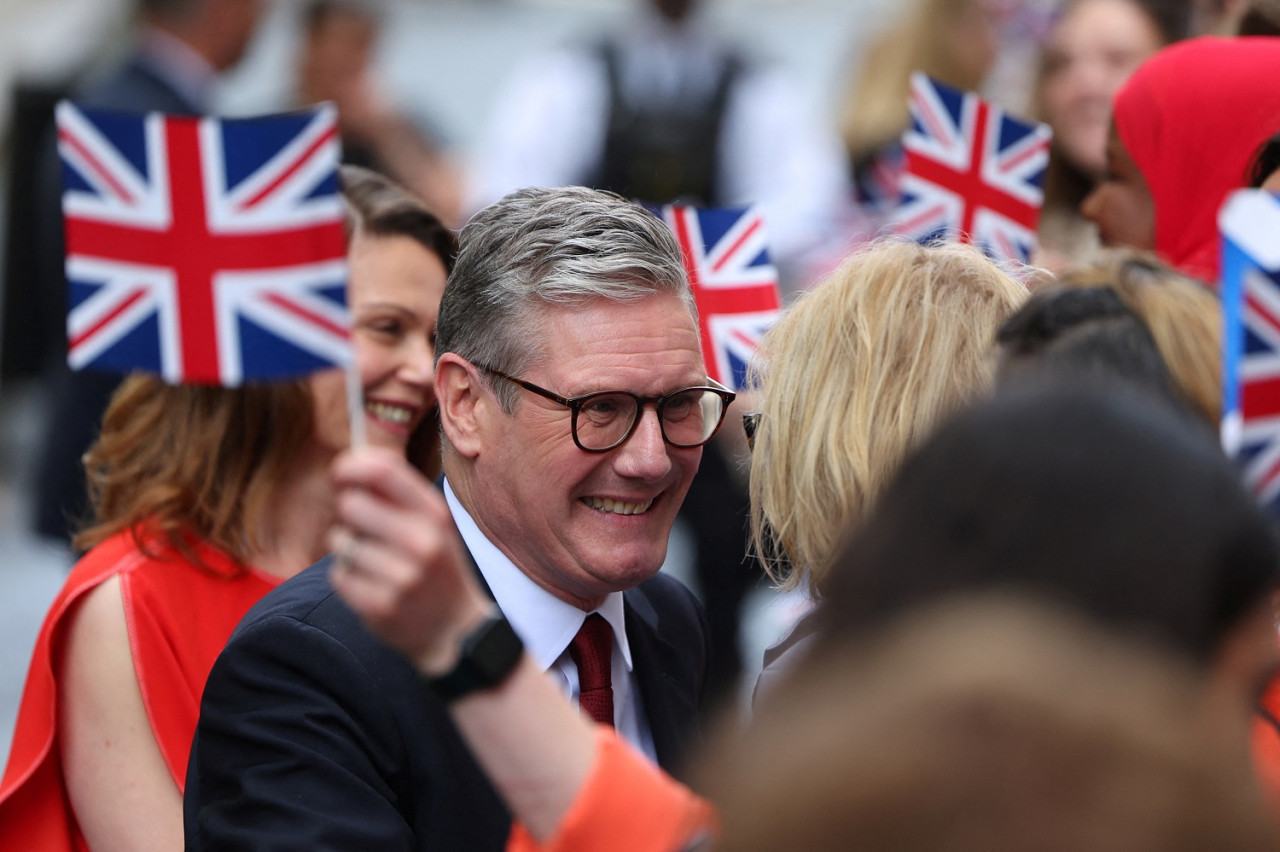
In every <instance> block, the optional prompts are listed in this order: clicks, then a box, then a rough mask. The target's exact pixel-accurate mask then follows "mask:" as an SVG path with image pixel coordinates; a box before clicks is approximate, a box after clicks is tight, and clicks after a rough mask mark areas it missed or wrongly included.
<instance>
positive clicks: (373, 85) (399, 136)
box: [297, 0, 462, 226]
mask: <svg viewBox="0 0 1280 852" xmlns="http://www.w3.org/2000/svg"><path fill="white" fill-rule="evenodd" d="M301 15H302V21H303V34H302V44H301V47H300V49H299V53H298V60H297V67H298V84H297V86H298V91H297V98H298V100H299V101H300V102H301V103H303V104H315V103H318V102H320V101H332V102H333V103H334V104H335V105H336V106H337V108H338V127H339V131H340V132H341V134H342V156H343V161H344V162H346V163H350V164H353V165H357V166H364V167H365V168H370V169H373V170H375V171H378V172H382V173H383V174H386V175H387V176H388V177H390V178H392V179H393V180H396V181H398V182H399V183H401V184H402V185H404V186H405V187H407V188H408V189H409V190H410V191H412V192H413V193H414V194H416V195H417V196H418V197H420V198H421V199H422V200H423V201H425V202H426V204H427V207H428V208H430V209H431V210H432V212H434V213H435V214H436V215H438V216H439V217H440V218H441V219H443V220H444V221H445V222H446V223H448V224H450V225H454V226H456V225H459V224H461V221H460V219H459V216H460V214H461V203H462V199H461V192H462V179H461V175H460V173H459V171H458V170H457V168H456V166H455V165H454V164H453V163H452V162H450V160H449V158H448V157H447V156H446V154H445V152H444V151H443V150H441V148H440V145H439V144H438V142H437V141H436V140H435V139H433V138H432V134H431V133H430V132H429V131H428V129H427V128H426V127H424V126H423V125H422V124H421V123H420V122H417V121H415V119H414V117H412V116H410V115H408V114H406V113H405V112H404V111H403V110H401V109H400V108H399V107H398V106H397V105H396V104H395V103H393V102H392V101H391V100H390V98H389V97H388V96H387V94H386V92H385V90H384V88H383V87H382V85H381V84H380V83H379V81H378V80H377V77H376V74H375V71H374V58H375V52H376V50H377V47H378V38H379V36H380V34H381V28H382V20H381V18H380V16H379V12H378V9H377V7H375V6H374V5H373V3H372V2H371V0H309V2H308V3H306V4H305V5H304V7H303V9H302V11H301Z"/></svg>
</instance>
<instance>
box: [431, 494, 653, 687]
mask: <svg viewBox="0 0 1280 852" xmlns="http://www.w3.org/2000/svg"><path fill="white" fill-rule="evenodd" d="M444 497H445V501H446V502H447V503H448V504H449V511H450V512H452V513H453V521H454V524H455V525H456V526H457V527H458V532H459V534H461V535H462V540H463V542H465V543H466V545H467V549H468V550H469V551H471V558H472V559H474V560H475V563H476V567H477V568H479V569H480V574H481V575H482V576H483V577H484V580H485V582H486V583H488V584H489V591H491V592H492V593H493V599H494V601H496V602H497V604H498V608H499V609H501V610H502V613H503V615H505V616H506V617H507V621H509V622H510V623H511V626H512V628H514V629H515V631H516V635H517V636H519V637H520V639H521V641H522V642H524V646H525V650H527V651H528V652H529V654H530V656H532V657H533V659H534V660H536V661H537V663H538V665H539V666H541V667H542V670H543V671H546V670H548V669H550V668H551V667H552V666H553V665H554V664H555V662H556V660H558V659H559V658H560V657H561V655H563V654H564V652H565V650H566V649H567V648H568V647H569V643H570V642H572V641H573V637H574V636H576V635H577V633H578V629H579V628H580V627H582V622H583V621H585V620H586V617H587V616H588V615H589V614H590V613H586V612H583V611H582V610H580V609H578V608H577V607H576V606H574V605H573V604H570V603H567V602H565V601H562V600H560V599H559V598H558V597H556V596H555V595H553V594H551V593H550V592H548V591H547V590H546V589H544V588H542V587H541V586H539V585H538V584H537V583H535V582H534V581H533V580H531V579H529V577H528V576H527V575H526V574H525V573H524V572H523V571H521V570H520V569H519V568H518V567H516V564H515V563H514V562H512V561H511V560H510V559H508V558H507V555H506V554H505V553H503V552H502V551H501V550H499V549H498V546H497V545H495V544H494V543H493V542H491V541H490V540H489V539H488V538H487V537H485V535H484V533H483V532H481V531H480V527H479V526H478V525H477V524H476V522H475V520H474V519H473V518H472V517H471V514H470V513H469V512H468V511H467V510H466V508H464V507H463V505H462V503H461V502H460V501H459V500H458V496H457V495H456V494H454V492H453V487H452V486H450V485H449V480H448V479H446V480H445V481H444ZM592 612H598V613H600V615H601V616H603V617H604V620H605V621H607V622H609V626H610V627H612V628H613V641H614V644H615V645H616V647H617V648H618V650H619V651H621V652H622V660H623V662H624V663H625V664H626V666H627V671H631V670H632V665H631V646H630V644H629V643H628V642H627V629H626V622H625V620H624V617H623V600H622V592H613V593H611V594H609V595H607V596H606V597H605V599H604V602H603V603H601V604H600V606H598V607H596V608H595V609H594V610H592Z"/></svg>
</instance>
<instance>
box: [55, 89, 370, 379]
mask: <svg viewBox="0 0 1280 852" xmlns="http://www.w3.org/2000/svg"><path fill="white" fill-rule="evenodd" d="M57 125H58V151H59V154H60V156H61V159H62V164H63V176H64V193H63V199H62V208H63V217H64V223H65V227H66V238H67V240H66V242H67V260H66V269H67V279H68V281H69V283H70V294H69V305H70V309H69V312H68V315H67V338H68V343H69V345H68V353H67V360H68V362H69V363H70V365H71V366H72V368H73V369H81V368H86V367H89V368H95V369H105V370H114V371H129V370H149V371H153V372H157V373H159V374H160V375H161V376H162V377H163V378H164V379H165V380H166V381H168V382H171V383H180V382H191V383H201V384H221V385H228V386H232V385H238V384H241V383H242V382H245V381H249V380H257V379H276V378H285V377H289V376H296V375H299V374H303V373H307V372H310V371H312V370H316V369H320V368H323V367H330V366H339V365H343V364H346V363H347V362H349V360H350V357H351V355H350V353H351V349H350V325H351V323H350V317H349V314H348V312H347V308H346V302H345V284H346V274H347V273H346V238H345V232H344V225H343V218H344V217H343V206H342V201H341V198H340V197H339V194H338V182H337V166H338V160H339V143H338V136H337V124H336V112H335V111H334V109H333V108H332V107H318V108H316V109H313V110H308V111H303V112H297V113H290V114H285V115H275V116H266V117H261V118H252V119H216V118H188V117H174V116H165V115H161V114H159V113H149V114H146V115H138V114H129V113H120V112H112V111H107V110H96V109H94V110H91V109H83V108H80V107H78V106H76V105H74V104H72V103H70V102H65V101H64V102H63V103H61V104H59V106H58V109H57Z"/></svg>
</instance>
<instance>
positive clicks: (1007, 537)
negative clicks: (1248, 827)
mask: <svg viewBox="0 0 1280 852" xmlns="http://www.w3.org/2000/svg"><path fill="white" fill-rule="evenodd" d="M1278 560H1280V550H1278V549H1277V542H1276V539H1275V537H1274V534H1273V530H1272V528H1271V525H1270V524H1269V522H1268V520H1267V519H1266V517H1265V516H1264V514H1263V513H1262V511H1261V509H1260V508H1259V507H1258V506H1257V504H1256V503H1255V501H1254V499H1253V497H1252V495H1250V494H1249V493H1248V492H1247V491H1246V490H1245V489H1244V487H1243V486H1242V485H1241V483H1240V481H1239V478H1238V475H1237V472H1236V471H1235V469H1234V468H1233V467H1232V466H1231V464H1230V463H1229V462H1228V461H1227V460H1226V458H1225V457H1224V456H1223V455H1222V452H1221V450H1220V449H1219V448H1218V446H1217V444H1216V442H1215V441H1214V440H1213V438H1212V437H1211V436H1208V435H1206V434H1205V432H1204V430H1203V429H1200V428H1198V427H1196V426H1194V425H1191V423H1190V422H1189V421H1188V419H1187V418H1186V417H1184V416H1180V415H1179V414H1177V413H1174V412H1173V411H1172V410H1171V409H1170V408H1168V407H1166V406H1162V405H1159V404H1157V403H1156V402H1153V401H1152V400H1151V399H1150V398H1148V397H1146V396H1144V395H1138V394H1126V393H1123V392H1120V393H1117V392H1116V388H1114V387H1108V386H1106V384H1105V383H1103V382H1098V381H1092V382H1091V383H1090V385H1089V386H1084V385H1081V384H1078V383H1070V382H1061V383H1059V382H1049V383H1047V384H1045V385H1044V386H1041V387H1035V388H1032V387H1027V386H1020V387H1018V388H1014V389H1009V390H1006V391H1004V392H1002V393H1001V394H999V395H997V397H996V398H995V399H994V400H992V401H990V402H987V403H985V404H983V405H980V406H977V407H975V408H974V409H972V410H970V411H969V412H967V413H965V414H963V415H961V416H960V417H958V418H957V419H956V420H954V421H953V422H952V423H950V424H949V425H947V426H945V427H943V429H942V430H940V432H939V433H938V434H937V435H936V436H935V437H934V438H933V439H932V440H930V441H929V442H928V443H927V444H926V445H925V446H924V448H923V449H922V450H921V451H920V452H919V453H918V454H916V455H915V456H913V457H912V458H911V459H909V460H908V461H907V462H906V463H905V464H904V465H903V467H902V469H901V471H900V474H899V476H898V478H897V480H896V481H895V482H894V483H893V485H891V486H890V487H889V489H888V491H887V492H886V493H885V495H884V496H883V498H882V499H881V502H880V504H879V505H878V507H877V509H876V511H875V512H874V513H873V516H872V517H871V518H870V519H869V520H868V521H867V522H866V523H865V524H864V525H863V526H862V527H860V528H859V532H858V533H857V534H856V535H855V536H854V537H853V538H852V539H851V540H850V541H848V542H847V544H846V546H845V548H844V549H843V551H842V554H841V556H840V558H839V559H838V561H837V564H836V566H835V569H834V570H833V572H832V576H831V582H830V589H829V592H828V594H827V595H826V599H825V606H824V610H823V611H824V617H825V619H826V621H827V627H828V629H829V632H830V633H831V634H832V635H833V636H838V635H840V634H850V633H854V634H856V633H860V632H863V631H866V630H868V629H869V628H871V627H873V626H875V625H877V624H881V623H884V622H885V621H887V620H889V619H892V618H893V617H895V616H896V615H898V614H900V613H903V612H905V611H907V610H910V609H913V608H915V607H917V606H920V605H921V604H925V603H928V602H931V601H934V600H938V599H942V598H945V597H948V596H951V595H954V594H957V593H963V592H974V591H1004V590H1010V591H1014V592H1027V593H1031V594H1035V595H1041V596H1045V597H1047V598H1049V599H1051V600H1055V601H1058V602H1060V603H1064V604H1066V605H1069V606H1072V607H1076V608H1078V609H1079V610H1081V611H1083V612H1085V613H1086V614H1088V615H1090V616H1091V617H1094V618H1098V619H1100V620H1101V621H1102V622H1104V623H1106V624H1109V625H1112V626H1113V627H1116V628H1120V629H1123V630H1126V631H1130V632H1136V633H1139V634H1143V635H1144V637H1146V638H1149V639H1151V640H1152V641H1155V642H1157V643H1160V644H1163V645H1165V646H1167V647H1170V648H1172V649H1173V650H1174V651H1177V652H1181V653H1183V654H1186V655H1189V656H1190V657H1191V658H1193V659H1195V660H1197V661H1199V662H1202V663H1207V662H1208V661H1209V659H1210V658H1211V656H1212V654H1213V653H1214V651H1215V650H1216V649H1217V648H1218V647H1219V643H1220V642H1221V641H1222V640H1223V639H1224V638H1225V636H1226V635H1227V634H1228V632H1229V631H1230V630H1231V629H1232V628H1233V627H1236V626H1238V625H1239V624H1240V623H1241V622H1242V620H1243V619H1244V618H1245V617H1246V616H1249V615H1253V614H1256V612H1257V611H1258V607H1260V606H1262V605H1264V604H1265V603H1266V602H1267V601H1268V600H1269V597H1270V594H1271V593H1272V591H1273V590H1274V589H1275V587H1276V581H1277V576H1278V574H1277V571H1278Z"/></svg>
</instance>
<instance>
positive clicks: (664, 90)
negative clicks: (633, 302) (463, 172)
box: [468, 0, 844, 267]
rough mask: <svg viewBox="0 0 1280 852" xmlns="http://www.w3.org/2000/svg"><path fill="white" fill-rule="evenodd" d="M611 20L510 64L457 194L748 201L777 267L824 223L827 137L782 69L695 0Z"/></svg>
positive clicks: (645, 2) (829, 168)
mask: <svg viewBox="0 0 1280 852" xmlns="http://www.w3.org/2000/svg"><path fill="white" fill-rule="evenodd" d="M634 5H635V7H636V9H635V15H634V17H633V19H632V20H630V21H629V22H628V23H627V25H626V26H625V27H620V28H619V29H618V31H616V32H614V33H610V34H606V35H601V36H599V37H596V38H594V39H590V40H586V41H585V42H584V43H582V44H580V45H578V46H575V47H572V48H569V49H565V50H560V51H557V52H554V53H551V54H548V55H544V56H542V57H540V58H538V59H537V60H536V61H534V62H533V63H531V64H530V65H528V66H526V67H524V68H522V69H520V70H519V71H518V72H517V73H516V74H514V75H512V76H511V78H510V80H509V81H508V85H507V86H506V88H505V89H504V90H503V92H502V93H501V95H500V96H499V98H498V101H497V104H496V107H495V109H494V111H493V114H492V117H491V119H490V122H489V126H488V130H487V131H486V133H485V134H484V135H483V136H482V138H481V141H480V144H479V145H478V147H477V150H476V153H475V157H474V162H473V182H472V186H471V191H470V199H469V205H468V206H469V207H470V208H471V209H476V208H478V207H480V206H482V205H484V204H486V203H488V202H490V201H493V200H494V199H496V198H498V197H500V196H502V195H503V194H505V193H507V192H509V191H511V190H513V189H517V188H519V187H522V186H564V185H572V184H581V185H585V186H593V187H596V188H599V189H610V190H613V191H615V192H618V193H620V194H622V195H624V196H626V197H629V198H635V199H638V200H640V201H645V202H650V203H654V204H665V203H669V202H673V201H685V202H689V203H696V204H700V205H703V206H726V205H735V206H736V205H745V204H760V205H762V207H763V208H764V211H765V216H766V222H767V223H768V227H769V246H770V254H771V255H772V256H773V258H774V260H775V261H780V262H781V263H782V265H783V266H784V267H785V266H786V265H787V263H788V261H789V260H790V259H791V258H792V257H794V256H795V255H796V254H797V253H800V252H803V251H804V250H805V249H806V248H807V247H808V246H810V245H812V244H813V243H814V242H815V241H816V240H817V239H818V237H819V236H821V235H822V234H823V233H825V232H826V231H827V230H829V228H830V225H831V218H832V216H833V215H834V213H835V210H836V207H837V205H838V203H839V199H840V192H841V190H842V186H843V183H844V169H843V168H842V163H841V162H840V158H839V153H838V147H837V144H836V142H835V140H834V138H833V137H831V136H830V135H829V134H828V133H827V132H826V131H825V129H824V128H823V127H822V125H821V124H820V123H818V122H817V120H816V118H815V117H814V116H812V115H810V114H809V113H808V111H807V109H806V108H805V105H804V102H805V97H804V93H802V92H798V91H796V89H795V87H794V86H793V85H792V83H791V82H790V80H789V78H788V77H787V76H786V75H785V74H784V73H782V72H781V71H779V70H778V69H776V68H774V67H771V66H770V65H767V64H765V63H763V62H759V61H755V60H753V59H751V58H750V57H748V55H747V54H746V52H745V51H744V50H743V49H741V48H740V47H738V46H736V45H734V44H732V43H730V42H728V41H726V40H725V39H724V38H722V37H720V36H718V35H717V34H716V33H715V32H714V31H713V30H712V27H711V26H710V24H708V23H707V22H706V21H705V20H704V17H703V14H702V10H701V7H702V6H703V5H704V3H703V2H700V0H634Z"/></svg>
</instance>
